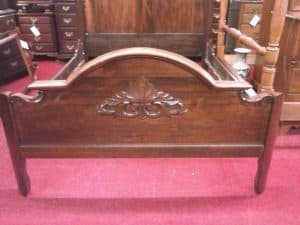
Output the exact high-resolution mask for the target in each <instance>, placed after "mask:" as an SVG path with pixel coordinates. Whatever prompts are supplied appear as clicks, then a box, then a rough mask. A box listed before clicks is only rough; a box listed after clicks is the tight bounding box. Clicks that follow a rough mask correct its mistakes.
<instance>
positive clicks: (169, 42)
mask: <svg viewBox="0 0 300 225" xmlns="http://www.w3.org/2000/svg"><path fill="white" fill-rule="evenodd" d="M204 41H205V37H204V35H203V34H192V33H190V34H139V35H135V34H94V35H90V34H89V35H88V36H87V54H88V56H90V57H95V56H99V55H101V54H103V53H107V52H109V51H112V50H117V49H121V48H129V47H152V48H161V49H165V50H168V51H172V52H176V53H178V54H182V55H184V56H201V55H204V52H205V45H204V44H205V42H204Z"/></svg>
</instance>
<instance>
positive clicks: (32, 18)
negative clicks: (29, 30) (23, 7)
mask: <svg viewBox="0 0 300 225" xmlns="http://www.w3.org/2000/svg"><path fill="white" fill-rule="evenodd" d="M30 20H31V23H32V24H35V23H37V22H38V21H39V19H38V18H36V17H30Z"/></svg>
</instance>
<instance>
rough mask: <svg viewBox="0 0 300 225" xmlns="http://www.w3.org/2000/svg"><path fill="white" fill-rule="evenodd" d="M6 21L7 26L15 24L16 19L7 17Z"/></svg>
mask: <svg viewBox="0 0 300 225" xmlns="http://www.w3.org/2000/svg"><path fill="white" fill-rule="evenodd" d="M5 23H6V25H7V26H10V25H12V24H15V20H14V19H13V18H7V19H6V21H5Z"/></svg>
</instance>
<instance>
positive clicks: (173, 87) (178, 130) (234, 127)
mask: <svg viewBox="0 0 300 225" xmlns="http://www.w3.org/2000/svg"><path fill="white" fill-rule="evenodd" d="M271 108H272V104H271V103H268V102H261V103H247V102H244V101H242V100H241V98H240V93H239V91H238V90H218V89H215V88H213V87H210V86H209V85H207V83H206V82H205V81H203V80H201V79H200V78H199V77H196V76H195V75H194V74H192V73H191V72H188V71H186V70H184V69H182V68H180V67H178V66H176V65H174V64H170V63H167V62H165V61H161V60H158V59H146V58H138V59H137V58H127V59H122V60H117V61H113V62H110V63H107V64H105V65H103V66H101V67H99V68H97V69H95V70H93V71H89V72H88V73H86V74H84V75H82V76H80V77H79V78H78V79H76V80H75V81H74V82H73V83H72V84H70V85H69V86H68V87H67V88H61V89H53V90H43V91H42V93H41V99H40V100H39V101H38V102H35V103H33V102H27V101H24V100H22V99H21V98H18V97H15V98H14V104H13V105H12V113H13V118H14V122H15V126H16V132H17V137H18V145H19V147H21V148H26V147H35V148H38V147H43V146H44V147H45V146H47V147H48V148H54V147H58V146H63V147H64V148H68V147H70V151H73V150H72V148H76V147H84V146H85V147H87V146H90V147H93V148H95V147H97V146H98V147H99V148H101V146H102V147H107V148H108V147H111V148H112V147H114V148H116V146H118V147H120V148H121V149H122V148H125V147H126V146H131V147H134V146H135V147H134V148H135V149H137V147H136V146H139V147H140V148H145V147H147V146H149V145H151V146H156V147H159V146H162V147H164V146H172V145H173V146H176V145H177V146H181V147H187V146H190V147H194V148H195V147H196V146H198V147H200V146H201V145H202V146H207V147H209V146H216V145H218V146H219V145H220V144H221V146H223V147H224V146H225V147H226V145H228V149H230V146H231V147H234V146H243V145H245V146H246V145H248V146H252V147H253V146H256V147H257V146H263V144H264V142H265V137H266V133H267V128H268V123H269V117H270V114H271ZM108 151H109V150H108ZM136 151H137V152H138V150H136Z"/></svg>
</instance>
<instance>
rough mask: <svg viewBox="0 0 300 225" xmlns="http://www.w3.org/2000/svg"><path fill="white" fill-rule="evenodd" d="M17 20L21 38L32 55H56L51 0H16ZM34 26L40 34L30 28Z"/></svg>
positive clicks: (54, 24)
mask: <svg viewBox="0 0 300 225" xmlns="http://www.w3.org/2000/svg"><path fill="white" fill-rule="evenodd" d="M17 6H18V8H19V10H18V12H17V22H18V25H19V27H20V30H21V33H22V38H23V39H24V40H26V41H27V42H28V43H29V46H30V48H31V51H32V52H33V55H46V56H50V57H53V56H57V52H58V46H57V34H56V23H55V14H54V9H53V8H54V4H53V2H52V1H17ZM33 26H35V27H36V28H37V29H38V30H39V32H40V36H35V35H34V34H33V33H32V32H31V31H30V28H31V27H33Z"/></svg>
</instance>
